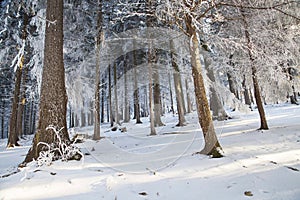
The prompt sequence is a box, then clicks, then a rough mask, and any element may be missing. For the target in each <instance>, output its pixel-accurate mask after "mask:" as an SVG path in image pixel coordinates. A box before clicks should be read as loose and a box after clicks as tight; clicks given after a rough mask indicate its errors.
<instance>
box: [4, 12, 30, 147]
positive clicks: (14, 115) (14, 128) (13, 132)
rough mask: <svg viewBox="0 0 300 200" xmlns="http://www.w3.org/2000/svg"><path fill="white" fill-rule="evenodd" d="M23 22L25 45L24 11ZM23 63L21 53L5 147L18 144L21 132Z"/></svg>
mask: <svg viewBox="0 0 300 200" xmlns="http://www.w3.org/2000/svg"><path fill="white" fill-rule="evenodd" d="M23 22H24V26H23V30H22V31H23V34H22V42H23V45H25V43H26V39H27V24H28V16H27V14H26V13H24V18H23ZM23 65H24V55H22V57H21V62H20V63H19V66H18V67H17V71H16V79H15V91H14V98H13V105H12V112H11V117H10V123H9V137H8V142H7V147H14V146H19V144H18V142H17V141H18V140H19V138H18V135H19V134H20V132H21V130H20V129H21V126H20V124H22V112H23V108H20V104H19V102H20V93H21V91H20V89H21V81H22V71H23ZM18 119H19V121H20V120H21V121H20V122H18Z"/></svg>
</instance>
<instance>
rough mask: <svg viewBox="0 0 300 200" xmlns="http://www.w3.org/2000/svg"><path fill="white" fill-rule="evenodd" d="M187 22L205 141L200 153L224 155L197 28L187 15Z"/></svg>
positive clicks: (199, 113)
mask: <svg viewBox="0 0 300 200" xmlns="http://www.w3.org/2000/svg"><path fill="white" fill-rule="evenodd" d="M186 24H187V31H188V33H189V35H190V36H191V42H190V53H191V64H192V74H193V79H194V88H195V97H196V104H197V112H198V120H199V123H200V126H201V129H202V132H203V136H204V141H205V146H204V148H203V149H202V150H201V151H200V153H201V154H205V155H210V156H212V157H222V154H221V145H220V143H219V141H218V139H217V135H216V132H215V128H214V124H213V120H212V117H211V113H210V109H209V104H208V100H207V97H206V91H205V85H204V80H203V76H202V66H201V62H200V52H199V43H198V37H197V34H196V30H195V29H194V28H193V25H192V19H191V17H189V16H186Z"/></svg>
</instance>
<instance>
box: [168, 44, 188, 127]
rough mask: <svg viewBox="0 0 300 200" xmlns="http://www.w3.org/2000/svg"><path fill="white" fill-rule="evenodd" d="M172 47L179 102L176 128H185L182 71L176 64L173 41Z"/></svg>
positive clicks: (172, 60)
mask: <svg viewBox="0 0 300 200" xmlns="http://www.w3.org/2000/svg"><path fill="white" fill-rule="evenodd" d="M170 47H171V62H172V67H173V78H174V87H175V94H176V102H177V112H178V124H177V125H176V126H185V125H186V124H185V123H186V120H185V117H184V102H183V98H182V93H183V91H182V87H181V84H180V83H181V77H180V71H179V67H178V65H177V63H176V62H175V57H174V55H173V54H174V52H175V47H174V43H173V41H170Z"/></svg>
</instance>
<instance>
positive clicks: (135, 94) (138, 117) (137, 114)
mask: <svg viewBox="0 0 300 200" xmlns="http://www.w3.org/2000/svg"><path fill="white" fill-rule="evenodd" d="M133 46H134V48H135V43H133ZM136 59H137V58H136V52H135V51H134V52H133V62H134V63H133V67H134V69H133V72H134V92H133V101H134V117H133V118H134V119H135V120H136V123H137V124H141V123H142V121H141V115H140V102H139V98H140V97H139V88H138V81H137V77H138V72H137V69H136V67H137V64H136V62H137V60H136Z"/></svg>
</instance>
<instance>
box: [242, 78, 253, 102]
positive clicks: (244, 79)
mask: <svg viewBox="0 0 300 200" xmlns="http://www.w3.org/2000/svg"><path fill="white" fill-rule="evenodd" d="M242 87H243V89H244V98H245V104H246V105H249V106H251V99H250V95H249V89H248V88H247V85H246V76H245V74H244V76H243V82H242Z"/></svg>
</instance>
